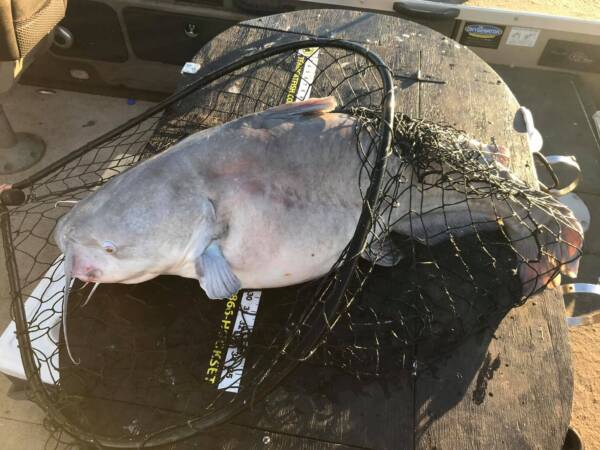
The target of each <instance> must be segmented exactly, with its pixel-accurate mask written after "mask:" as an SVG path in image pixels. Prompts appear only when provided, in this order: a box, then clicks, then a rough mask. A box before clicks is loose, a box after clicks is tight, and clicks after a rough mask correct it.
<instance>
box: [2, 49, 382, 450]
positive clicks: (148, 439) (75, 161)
mask: <svg viewBox="0 0 600 450" xmlns="http://www.w3.org/2000/svg"><path fill="white" fill-rule="evenodd" d="M311 47H318V48H319V49H320V50H322V51H331V52H334V51H337V50H340V51H342V52H346V54H347V55H352V57H353V58H355V59H356V57H360V58H361V59H362V60H363V61H366V63H367V64H366V66H365V65H363V66H362V67H361V68H360V69H359V72H357V73H358V74H359V75H360V76H362V73H368V74H369V76H371V77H373V78H374V79H376V83H375V85H374V86H375V87H374V88H373V87H372V88H371V89H370V90H369V91H368V92H367V93H363V94H361V93H359V94H356V98H361V99H362V98H363V97H365V96H368V97H370V96H374V100H371V103H370V106H371V108H372V109H374V110H376V111H378V112H377V120H375V121H373V120H372V118H371V121H370V123H369V125H368V126H365V130H366V131H367V133H369V134H370V135H371V137H372V138H373V137H376V138H377V139H376V142H375V140H373V142H374V143H373V144H371V145H370V146H369V148H368V149H363V151H364V152H365V154H364V155H363V156H364V158H365V161H367V162H368V164H365V167H366V172H365V176H366V180H367V183H366V184H365V186H364V202H363V207H362V212H361V215H360V219H359V222H358V226H357V228H356V232H355V234H354V237H353V238H352V240H351V241H350V243H349V244H348V246H347V248H346V249H345V250H344V253H343V255H342V256H341V257H340V260H339V261H338V263H337V264H336V266H335V267H334V268H333V269H332V271H331V274H332V275H331V276H330V277H328V278H327V279H326V280H321V281H319V282H317V283H316V284H313V285H312V286H311V289H312V291H311V292H315V293H316V292H320V295H319V296H320V301H319V302H316V301H315V302H309V304H308V306H306V305H304V306H302V307H299V309H298V308H296V310H295V311H294V312H293V313H292V314H293V315H294V317H296V318H297V321H295V322H294V323H291V324H288V326H286V327H285V328H284V329H283V330H281V332H280V334H281V336H280V337H279V338H278V341H277V342H278V345H277V346H278V351H276V352H272V353H271V354H270V355H269V357H268V358H267V357H265V358H263V359H262V360H260V361H259V363H257V367H255V368H254V369H255V373H256V374H260V375H261V376H260V377H259V378H258V379H256V380H255V382H254V383H253V384H254V386H253V387H252V388H247V389H244V390H242V391H241V392H240V393H239V394H238V395H237V396H236V397H235V399H234V400H232V401H230V402H229V403H228V404H227V405H225V406H224V407H220V408H215V409H213V410H212V411H210V413H208V414H205V415H204V416H201V417H196V418H187V419H186V420H185V421H183V422H182V423H179V424H175V425H171V426H169V427H165V428H164V429H161V430H158V431H156V432H153V433H146V434H145V435H144V436H141V437H138V436H135V437H128V438H125V439H119V438H112V437H107V436H100V435H98V434H95V433H91V432H90V431H89V430H85V429H83V428H82V427H81V426H78V425H77V424H75V423H73V421H72V419H70V418H69V417H67V416H65V414H64V411H63V410H62V409H61V405H57V404H56V403H55V400H56V397H55V393H54V392H53V389H49V388H48V387H47V386H46V385H45V384H44V382H43V381H42V379H41V377H40V361H39V355H36V353H35V349H34V347H33V346H32V342H31V338H30V333H31V331H32V330H31V329H30V327H31V323H30V322H29V321H28V317H27V313H26V311H25V306H24V301H25V298H24V297H25V295H26V292H28V290H27V289H26V288H24V287H23V286H22V282H21V280H23V279H27V277H29V278H31V277H32V275H31V273H28V274H22V273H21V274H20V273H19V269H18V264H17V255H16V252H15V250H14V249H15V248H18V245H19V244H20V243H22V242H19V241H15V236H16V235H15V232H14V228H15V223H13V222H12V221H11V219H13V220H14V217H15V216H14V214H13V211H14V210H9V209H8V208H7V206H6V205H5V204H2V206H1V207H2V210H1V211H0V214H1V228H2V236H3V240H4V243H5V248H6V260H7V270H8V275H9V280H10V289H11V296H12V312H13V315H14V318H15V322H16V324H17V337H18V342H19V347H20V353H21V358H22V361H23V365H24V368H25V373H26V376H27V379H28V383H29V387H30V388H31V391H32V397H33V400H34V401H36V403H38V405H40V406H41V407H42V408H43V409H44V410H45V412H46V413H47V415H48V417H49V420H50V422H51V423H52V425H53V427H55V428H56V429H58V430H64V431H66V432H67V433H68V434H70V435H72V436H74V437H75V438H76V439H77V440H80V441H84V442H87V443H90V444H94V445H100V446H107V447H114V448H139V447H152V446H158V445H163V444H168V443H172V442H175V441H178V440H181V439H185V438H188V437H190V436H192V435H194V434H197V433H199V432H201V431H203V430H206V429H208V428H210V427H212V426H215V425H217V424H220V423H223V422H224V421H226V420H227V419H229V418H230V417H232V416H233V415H235V414H237V413H239V412H240V411H241V410H243V409H244V408H246V407H247V406H248V405H250V404H251V403H252V402H254V401H256V400H257V399H260V398H261V397H263V396H264V395H266V394H267V393H268V392H269V391H270V390H271V389H273V388H274V387H275V386H277V384H278V383H279V382H280V380H281V379H283V378H284V377H285V376H286V375H287V374H288V373H289V372H290V371H292V370H293V368H294V367H295V366H296V365H297V364H298V362H299V361H301V360H304V359H306V358H308V357H309V356H310V355H311V354H312V353H313V352H314V351H315V349H316V347H317V344H318V343H319V341H320V340H322V337H323V334H324V333H325V332H326V331H327V330H330V329H332V327H333V325H334V324H335V323H336V322H337V319H338V318H339V309H340V308H341V307H342V305H345V306H346V307H348V306H349V303H348V301H347V298H348V296H350V297H353V294H352V295H350V294H349V291H348V286H349V284H350V283H351V282H352V281H354V282H356V281H357V280H356V279H354V280H353V278H356V266H357V262H358V258H357V256H358V255H360V253H361V252H362V251H363V249H364V246H365V242H366V240H367V236H368V235H369V232H370V230H371V228H372V224H373V211H374V209H375V204H376V202H377V200H378V197H379V192H380V188H381V184H382V180H383V176H384V173H385V165H386V161H387V159H388V157H389V155H390V153H391V150H390V149H391V142H392V129H393V120H394V95H393V81H392V75H391V73H390V71H389V69H388V68H387V66H386V65H385V63H384V62H383V61H382V60H381V59H380V57H379V56H378V55H377V54H375V53H373V52H371V51H370V50H368V49H367V48H365V47H363V46H361V45H359V44H356V43H353V42H348V41H341V40H330V39H305V40H301V41H295V42H287V43H284V44H278V45H274V46H272V47H269V48H266V49H264V50H261V51H259V52H257V53H255V54H252V55H250V56H245V57H242V58H240V59H239V60H237V61H235V62H234V63H231V64H229V65H227V66H225V67H222V68H219V69H217V70H215V71H213V72H211V73H209V74H205V75H203V76H202V77H201V78H200V79H198V80H196V81H194V82H193V83H191V84H190V85H188V86H186V87H184V88H183V89H181V90H180V91H178V92H177V93H175V94H174V95H172V96H170V97H169V98H168V99H166V100H164V101H163V102H161V103H159V104H158V105H156V106H154V107H152V108H150V109H149V110H148V111H146V112H145V113H143V114H141V115H139V116H138V117H136V118H134V119H131V120H129V121H127V122H126V123H124V124H123V125H122V126H120V127H117V128H115V129H114V130H112V131H111V132H108V133H106V134H104V135H103V136H101V137H99V138H97V139H95V140H93V141H91V142H89V143H87V144H86V145H84V146H82V147H81V148H79V149H78V150H76V151H74V152H72V153H70V154H69V155H68V156H67V157H65V158H62V159H61V160H59V161H57V162H55V163H53V164H51V165H50V166H48V167H47V168H46V169H44V170H42V171H40V172H38V173H37V174H35V175H33V176H31V177H29V178H27V179H25V180H23V181H22V182H19V183H15V184H14V185H13V187H12V190H11V191H10V192H8V193H7V192H5V193H4V195H3V198H4V199H5V200H6V199H9V201H8V202H6V201H5V202H4V203H10V199H11V198H12V199H15V198H17V200H19V197H20V196H21V192H25V193H26V198H25V199H22V198H21V199H22V200H25V201H24V203H23V204H22V205H21V206H20V207H21V208H25V209H26V208H27V205H28V204H34V203H35V202H40V201H46V202H48V201H50V200H52V201H54V200H57V201H58V200H61V199H62V198H64V197H63V196H64V195H66V194H70V193H72V191H73V189H72V188H70V187H69V185H68V183H67V182H65V181H64V180H70V179H78V180H79V181H81V183H83V184H84V185H85V187H86V189H88V190H90V189H93V188H94V187H95V186H97V185H99V184H102V182H103V181H105V180H102V179H100V180H98V179H97V178H98V175H99V171H100V170H105V168H103V167H101V164H96V163H97V161H96V159H95V158H96V157H95V156H94V158H93V159H92V161H91V162H90V161H87V162H86V164H87V166H86V170H87V171H88V172H87V173H83V174H82V173H81V172H78V171H77V167H81V165H82V161H83V160H82V158H85V156H86V155H88V154H90V153H91V152H94V151H101V150H102V149H103V146H104V145H108V146H111V145H112V146H114V145H115V140H119V141H118V142H119V145H128V142H127V140H128V139H130V138H132V137H133V139H134V140H135V139H137V138H138V137H139V136H145V134H146V133H148V132H149V131H151V130H149V129H139V127H140V124H143V123H144V121H147V120H148V119H150V118H153V117H156V121H155V124H156V123H159V122H160V123H161V124H162V126H163V127H165V129H167V130H168V129H169V126H170V124H169V123H167V124H165V123H164V121H165V118H164V117H162V113H163V112H165V111H168V109H169V108H171V107H173V106H175V105H177V104H180V103H181V102H185V101H186V98H187V97H189V96H190V95H191V94H193V93H194V92H197V91H198V90H200V89H202V88H204V87H206V86H208V85H210V84H211V83H213V82H215V81H218V80H219V79H221V78H223V77H226V76H227V75H229V74H232V73H234V72H236V71H238V70H241V69H244V67H247V66H249V65H251V64H260V62H261V61H267V60H268V58H276V57H277V56H278V55H283V54H285V53H286V52H288V53H289V52H295V51H298V50H301V49H305V48H311ZM286 63H287V61H286ZM335 63H336V61H335V58H334V62H332V63H331V66H333V65H334V64H335ZM338 64H339V62H338ZM328 67H330V66H328ZM323 73H326V69H321V72H320V74H323ZM356 75H357V74H356V73H355V74H354V76H356ZM359 78H360V77H359ZM263 81H264V82H265V83H269V82H270V81H269V80H263ZM340 84H341V83H340ZM332 86H333V89H336V87H338V86H334V85H332ZM282 87H283V86H282ZM244 94H245V92H242V93H241V95H242V96H243V95H244ZM248 98H249V97H248ZM249 100H250V101H254V103H255V110H260V109H264V107H266V106H275V105H276V104H278V103H281V99H280V98H279V99H274V100H273V101H274V104H272V105H268V104H265V103H264V102H263V103H262V104H260V102H259V101H256V99H252V98H249ZM360 103H361V102H357V104H360ZM362 103H364V102H362ZM344 106H346V107H348V106H349V105H344ZM350 106H351V105H350ZM220 112H221V113H223V115H222V116H220V117H221V120H223V121H227V120H231V118H233V116H232V114H231V111H220ZM210 125H214V123H213V124H209V126H210ZM187 126H188V127H187V128H186V124H185V123H183V124H181V123H177V124H176V125H175V126H174V132H173V135H172V136H169V133H168V131H167V132H166V133H164V135H163V139H162V141H161V142H158V143H157V142H156V141H152V138H150V139H147V141H146V142H145V146H144V148H143V150H142V151H139V152H138V154H137V155H136V156H135V157H134V158H130V157H126V156H123V157H121V156H117V157H115V155H114V154H113V153H112V151H111V153H110V155H111V157H112V158H113V159H116V160H117V165H116V168H115V166H113V167H112V168H111V170H112V171H113V173H112V174H111V175H116V174H118V173H120V171H121V167H120V166H123V167H127V166H129V165H133V164H135V163H136V162H137V161H139V160H142V159H144V158H146V157H148V156H150V155H151V154H152V153H156V152H157V151H160V150H162V149H164V148H166V147H168V146H169V145H171V144H172V143H174V142H176V141H177V140H179V139H181V138H182V137H183V136H185V135H187V134H189V133H190V132H191V131H194V130H193V128H194V126H193V125H192V126H191V127H189V123H188V124H187ZM129 131H131V133H129V134H128V132H129ZM165 136H166V137H165ZM107 143H108V144H107ZM95 164H96V165H95ZM69 165H71V166H69ZM78 165H79V166H78ZM61 171H62V172H61ZM83 172H85V170H83ZM59 173H63V174H64V173H66V176H64V178H63V179H59V177H58V175H57V174H59ZM88 174H91V177H89V178H85V176H86V175H88ZM100 177H101V178H103V175H101V176H100ZM109 177H110V176H109ZM61 183H62V184H61ZM16 203H18V201H17V202H16ZM11 214H13V217H11ZM19 226H22V223H19V224H17V227H19ZM17 235H18V234H17ZM29 238H30V239H36V238H37V239H40V237H39V236H35V233H32V234H30V236H29ZM51 261H52V259H50V260H46V262H44V260H42V264H46V265H50V264H51ZM35 262H36V263H37V262H38V261H37V256H36V258H35ZM34 278H35V276H34ZM39 278H40V277H39V276H38V277H37V279H39ZM30 284H31V283H30ZM355 284H356V283H355ZM361 286H362V282H359V283H358V286H354V288H353V289H354V291H357V290H360V288H361ZM344 301H345V302H344ZM58 344H60V342H57V345H58ZM49 364H51V361H50V362H49Z"/></svg>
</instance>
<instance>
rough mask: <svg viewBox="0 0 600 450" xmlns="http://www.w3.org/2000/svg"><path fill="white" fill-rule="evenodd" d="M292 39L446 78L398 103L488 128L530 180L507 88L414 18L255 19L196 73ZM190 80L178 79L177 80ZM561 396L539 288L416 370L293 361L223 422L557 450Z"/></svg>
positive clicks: (554, 301)
mask: <svg viewBox="0 0 600 450" xmlns="http://www.w3.org/2000/svg"><path fill="white" fill-rule="evenodd" d="M302 36H320V37H337V38H341V39H348V40H352V41H355V42H361V43H363V44H365V45H367V46H368V47H369V48H370V49H371V50H374V51H375V52H377V53H378V54H379V55H380V56H381V57H382V58H383V59H384V60H385V62H386V63H387V64H388V65H389V66H390V67H391V68H392V70H393V71H394V72H397V73H403V74H406V73H415V72H417V70H418V69H420V70H421V72H422V74H423V75H424V76H428V75H429V76H431V77H433V78H436V79H441V80H445V81H446V83H445V84H432V83H420V82H415V81H411V80H399V81H398V83H397V90H396V104H397V111H401V112H404V113H406V114H408V115H410V116H413V117H421V118H424V119H428V120H433V121H438V122H446V123H450V124H452V125H454V126H456V127H458V128H461V129H463V130H465V131H467V132H469V133H471V134H472V135H474V136H476V137H478V138H480V139H481V140H483V141H489V140H490V139H491V138H492V137H493V138H495V139H496V140H497V141H498V142H500V143H502V144H504V145H507V146H509V147H510V148H511V149H512V153H511V156H512V168H513V170H515V171H516V172H517V173H518V174H519V175H520V176H521V177H522V178H524V179H528V180H530V181H534V180H535V175H534V171H533V168H532V163H531V158H530V155H529V152H528V150H527V142H526V138H525V136H524V135H523V134H520V133H518V132H517V131H516V130H515V128H514V121H515V113H516V111H517V108H518V106H519V105H518V103H517V101H516V100H515V98H514V96H513V95H512V94H511V92H510V90H509V89H508V88H507V86H506V85H505V84H504V83H503V82H502V81H501V79H500V78H499V77H498V75H497V74H496V73H495V72H494V71H493V70H492V69H491V68H490V67H489V66H488V65H487V64H486V63H485V62H483V61H482V60H481V59H480V58H478V57H477V56H476V55H475V54H474V53H472V52H470V51H469V50H468V49H466V48H465V47H463V46H459V45H458V44H456V43H455V42H454V41H451V40H449V39H447V38H444V37H443V36H442V35H440V34H438V33H435V32H433V31H431V30H429V29H427V28H425V27H422V26H420V25H417V24H415V23H412V22H408V21H403V20H400V19H397V18H394V17H390V16H381V15H375V14H361V13H357V12H351V11H340V10H331V11H328V10H314V11H302V12H297V13H290V14H282V15H276V16H271V17H266V18H259V19H255V20H252V21H248V22H245V23H242V24H240V25H238V26H236V27H233V28H231V29H229V30H227V31H226V32H224V33H222V34H221V35H219V36H218V37H217V38H215V39H213V40H212V41H211V42H210V43H209V44H207V45H206V46H205V47H204V48H203V49H202V50H201V51H200V52H199V53H198V55H197V56H196V58H195V62H198V63H200V64H201V66H202V70H201V72H200V73H199V74H198V75H201V74H202V73H205V72H206V71H209V70H211V69H212V68H215V67H218V66H221V65H223V64H226V63H227V62H230V61H232V60H234V59H236V58H238V57H240V56H241V55H244V54H246V53H247V52H252V51H256V50H257V49H260V48H262V47H263V46H264V45H268V44H269V43H271V42H276V41H278V42H281V41H283V40H286V39H292V40H295V39H298V38H301V37H302ZM193 79H194V77H193V76H186V77H185V78H184V80H183V81H182V84H185V83H187V82H189V81H191V80H193ZM417 351H418V349H417ZM571 400H572V371H571V366H570V353H569V348H568V341H567V332H566V325H565V321H564V306H563V302H562V298H561V295H560V294H558V293H557V292H556V291H548V290H546V291H545V292H543V293H541V294H538V295H536V296H535V297H534V298H532V299H530V300H529V301H528V303H527V304H526V305H525V306H523V307H520V308H517V309H515V310H512V311H511V312H510V313H509V314H508V315H507V316H506V317H505V318H504V319H503V320H502V321H501V322H500V323H499V324H498V326H497V328H495V329H488V330H486V331H484V332H482V333H480V334H478V335H476V336H473V337H472V338H470V339H468V340H467V341H466V342H465V343H464V344H463V345H462V346H461V347H460V348H458V349H456V350H455V351H453V352H452V353H451V354H450V355H449V357H448V358H445V359H444V360H442V361H440V362H439V363H438V364H437V365H436V366H435V367H434V368H432V369H431V370H427V371H422V372H419V373H418V376H417V377H416V378H414V377H412V376H411V375H410V374H409V373H403V374H400V375H398V377H397V378H396V379H395V380H394V382H390V381H389V380H388V382H385V383H384V382H374V381H369V382H365V383H361V382H358V381H355V380H351V379H345V378H344V376H341V375H334V374H332V373H326V372H322V371H321V369H318V370H317V369H315V368H313V367H312V366H310V365H303V366H301V367H300V368H299V369H298V370H297V371H296V372H295V373H293V374H292V375H291V376H290V377H288V379H287V380H286V381H285V382H284V383H283V385H282V386H280V387H279V388H277V389H276V390H275V391H274V392H273V393H272V394H271V395H270V396H269V397H268V398H267V399H266V400H265V401H264V402H262V403H261V404H259V405H256V407H255V409H254V410H252V411H248V412H246V413H244V414H243V415H241V416H240V417H237V418H236V419H235V420H234V421H233V422H234V423H236V424H238V425H236V426H240V425H244V426H248V427H254V428H256V429H257V430H261V429H264V430H271V431H277V432H281V433H284V434H286V435H288V436H289V441H286V445H287V447H281V448H311V447H308V446H306V445H307V444H306V441H304V440H302V439H301V438H300V436H301V437H303V438H306V439H312V440H316V441H323V442H329V443H340V444H343V445H348V446H356V447H359V448H374V449H437V450H445V449H449V450H453V449H458V448H460V449H465V450H469V449H478V450H479V449H499V450H500V449H507V450H508V449H511V450H516V449H519V450H521V449H544V450H552V449H557V450H558V449H560V448H561V446H562V442H563V438H564V435H565V433H566V430H567V426H568V423H569V419H570V408H571ZM232 426H233V427H235V426H234V425H232ZM222 430H223V433H227V431H226V430H227V427H224V428H223V429H222ZM294 436H296V437H297V438H296V437H294ZM248 439H249V441H252V439H251V438H250V437H249V438H248ZM201 440H202V438H201ZM223 442H224V441H223ZM190 445H191V444H190ZM223 445H225V444H223ZM328 445H329V444H328ZM227 448H229V447H227ZM239 448H254V444H251V443H250V442H248V443H247V445H241V444H240V447H239ZM315 448H326V447H325V444H324V443H323V444H322V446H321V447H319V446H318V445H317V446H316V447H315ZM333 448H335V447H333Z"/></svg>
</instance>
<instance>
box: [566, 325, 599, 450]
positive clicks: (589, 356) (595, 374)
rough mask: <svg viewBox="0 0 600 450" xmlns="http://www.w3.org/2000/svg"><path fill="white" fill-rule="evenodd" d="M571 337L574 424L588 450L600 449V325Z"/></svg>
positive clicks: (572, 419) (585, 329) (577, 329)
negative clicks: (573, 379)
mask: <svg viewBox="0 0 600 450" xmlns="http://www.w3.org/2000/svg"><path fill="white" fill-rule="evenodd" d="M570 335H571V336H570V337H571V350H572V352H573V353H572V357H573V368H574V372H575V393H574V398H573V415H572V418H571V423H572V425H573V426H574V427H575V428H576V429H577V430H579V432H580V433H581V436H582V437H583V440H584V443H585V448H586V450H600V324H596V325H594V326H584V327H579V328H575V329H573V330H572V331H571V333H570Z"/></svg>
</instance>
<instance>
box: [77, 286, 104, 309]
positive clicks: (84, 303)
mask: <svg viewBox="0 0 600 450" xmlns="http://www.w3.org/2000/svg"><path fill="white" fill-rule="evenodd" d="M86 284H87V283H86ZM98 286H100V283H94V287H93V288H92V291H91V292H90V294H89V295H88V297H87V298H86V299H85V302H83V304H82V305H81V307H82V308H83V307H84V306H86V305H87V304H88V303H89V301H90V300H91V298H92V295H94V292H96V289H97V288H98Z"/></svg>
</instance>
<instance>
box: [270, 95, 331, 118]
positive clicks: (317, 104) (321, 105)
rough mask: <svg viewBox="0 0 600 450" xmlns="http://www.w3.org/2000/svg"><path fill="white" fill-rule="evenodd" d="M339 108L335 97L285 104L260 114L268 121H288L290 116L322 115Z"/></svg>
mask: <svg viewBox="0 0 600 450" xmlns="http://www.w3.org/2000/svg"><path fill="white" fill-rule="evenodd" d="M335 108H337V102H336V100H335V98H333V97H331V96H330V97H323V98H310V99H308V100H304V101H301V102H294V103H285V104H283V105H279V106H275V107H273V108H269V109H267V110H266V111H263V112H262V113H260V114H261V115H262V116H264V117H265V118H268V119H286V118H289V117H290V116H304V115H317V116H318V115H320V114H325V113H328V112H331V111H333V110H334V109H335Z"/></svg>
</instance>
